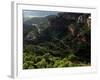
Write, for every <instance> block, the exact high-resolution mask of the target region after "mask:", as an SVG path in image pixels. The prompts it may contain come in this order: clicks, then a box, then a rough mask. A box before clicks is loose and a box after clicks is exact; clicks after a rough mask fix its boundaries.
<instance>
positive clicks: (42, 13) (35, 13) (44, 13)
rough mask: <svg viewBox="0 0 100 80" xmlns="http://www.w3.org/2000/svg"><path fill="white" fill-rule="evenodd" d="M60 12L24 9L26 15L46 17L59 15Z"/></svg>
mask: <svg viewBox="0 0 100 80" xmlns="http://www.w3.org/2000/svg"><path fill="white" fill-rule="evenodd" d="M57 13H58V12H54V11H36V10H24V11H23V16H24V17H45V16H48V15H57Z"/></svg>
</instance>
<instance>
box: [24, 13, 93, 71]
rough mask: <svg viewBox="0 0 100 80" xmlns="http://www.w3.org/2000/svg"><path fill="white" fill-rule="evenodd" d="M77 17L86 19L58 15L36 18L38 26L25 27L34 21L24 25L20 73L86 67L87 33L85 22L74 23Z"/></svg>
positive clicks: (89, 55)
mask: <svg viewBox="0 0 100 80" xmlns="http://www.w3.org/2000/svg"><path fill="white" fill-rule="evenodd" d="M81 15H82V16H84V17H83V18H84V20H85V19H87V18H88V16H90V14H82V13H58V15H49V16H46V17H44V18H43V19H39V18H38V19H37V22H38V25H33V27H32V26H29V25H30V24H31V23H34V18H33V19H32V20H31V22H30V23H29V22H28V24H27V25H26V24H24V29H25V30H24V33H23V35H24V36H23V43H24V44H23V69H34V68H35V69H36V68H58V67H59V68H60V67H76V66H89V65H90V64H91V54H90V53H91V48H90V46H91V36H90V35H91V34H90V31H91V30H90V26H88V25H87V23H86V21H82V20H81V21H80V22H78V17H79V16H81ZM38 20H41V21H40V22H39V21H38ZM35 22H36V19H35ZM35 24H36V23H35ZM36 26H38V27H39V28H40V31H39V30H38V29H37V28H36ZM28 28H29V29H28Z"/></svg>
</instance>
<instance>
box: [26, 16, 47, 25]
mask: <svg viewBox="0 0 100 80" xmlns="http://www.w3.org/2000/svg"><path fill="white" fill-rule="evenodd" d="M47 21H48V19H47V18H45V17H33V18H30V19H29V20H25V21H24V24H28V25H31V24H42V23H44V22H45V23H47Z"/></svg>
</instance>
